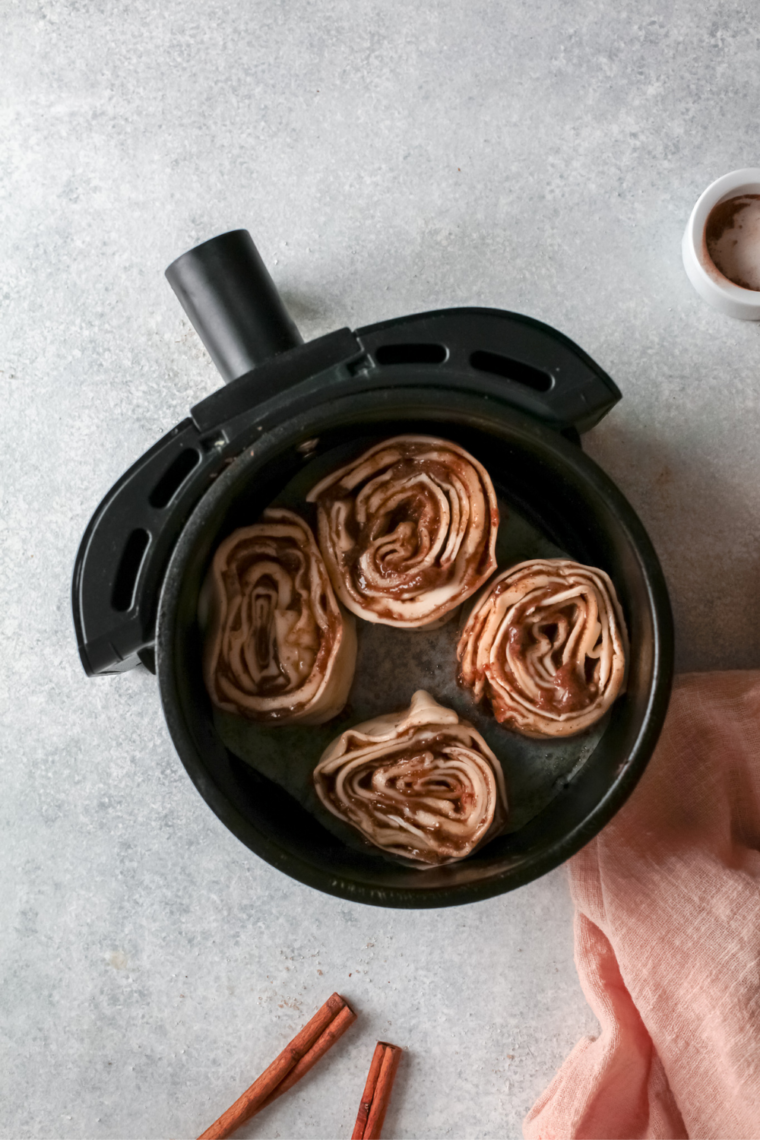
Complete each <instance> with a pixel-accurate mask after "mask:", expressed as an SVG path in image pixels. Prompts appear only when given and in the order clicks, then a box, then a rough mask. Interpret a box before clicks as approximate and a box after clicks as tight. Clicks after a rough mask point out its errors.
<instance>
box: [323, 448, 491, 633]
mask: <svg viewBox="0 0 760 1140" xmlns="http://www.w3.org/2000/svg"><path fill="white" fill-rule="evenodd" d="M307 497H308V500H309V502H313V503H316V504H317V508H318V537H319V546H320V549H321V551H322V555H323V557H324V560H325V563H326V565H327V570H328V573H329V575H330V579H331V581H332V584H333V586H334V587H335V592H336V594H337V595H338V597H339V598H340V600H341V602H342V603H343V605H344V606H346V608H347V609H349V610H351V612H352V613H355V614H356V615H357V616H358V617H362V618H364V619H365V621H371V622H380V623H382V624H384V625H391V626H400V627H402V628H406V629H409V628H419V627H421V626H431V625H434V624H441V623H442V621H443V620H444V619H445V618H446V617H448V616H450V615H451V613H452V612H453V610H454V609H455V608H456V607H457V606H458V605H459V604H460V603H461V602H463V601H464V600H465V598H469V597H470V596H471V595H472V594H474V593H475V591H476V590H477V589H478V588H479V587H480V586H482V585H483V583H484V582H485V581H486V579H487V578H488V577H489V576H490V575H491V574H492V572H493V571H494V570H495V568H496V559H495V556H494V547H495V545H496V532H497V530H498V526H499V508H498V505H497V502H496V494H495V492H494V489H493V484H492V483H491V479H490V477H489V475H488V472H487V471H486V470H485V468H484V467H483V466H482V464H480V463H479V462H478V461H477V460H476V459H474V458H473V457H472V456H471V455H469V454H468V453H467V452H466V451H465V450H464V448H462V447H459V446H458V445H457V444H455V443H449V442H448V441H447V440H444V439H434V438H431V437H430V436H424V435H399V436H396V437H395V438H393V439H388V440H386V441H385V442H384V443H379V444H377V445H376V446H375V447H371V448H370V449H369V450H368V451H365V452H364V454H363V455H361V456H359V458H358V459H355V460H354V461H353V462H352V463H349V464H347V465H346V466H345V467H341V468H340V470H338V471H335V472H333V474H332V475H328V476H327V478H325V479H322V481H321V482H319V483H318V484H317V485H316V487H314V488H313V489H312V490H311V491H310V492H309V495H308V496H307Z"/></svg>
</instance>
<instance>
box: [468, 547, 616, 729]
mask: <svg viewBox="0 0 760 1140" xmlns="http://www.w3.org/2000/svg"><path fill="white" fill-rule="evenodd" d="M627 655H628V635H627V632H626V628H625V619H624V618H623V611H622V610H621V608H620V603H619V601H618V599H617V595H616V593H615V587H614V586H613V584H612V582H611V581H610V579H609V577H608V576H607V575H606V574H605V573H604V571H603V570H596V569H594V568H593V567H591V566H581V565H579V564H578V563H577V562H569V561H566V560H564V559H536V560H535V561H533V562H521V563H520V564H519V565H518V566H513V567H512V568H511V569H509V570H505V571H504V573H503V574H499V575H498V576H497V577H496V578H494V579H493V581H492V582H491V583H490V584H489V586H488V588H487V589H486V590H485V591H484V592H483V594H482V596H481V597H480V598H479V599H478V601H477V602H476V604H475V608H474V610H473V611H472V613H471V615H470V617H469V619H468V621H467V624H466V625H465V628H464V631H463V633H462V636H461V638H460V640H459V645H458V647H457V658H458V660H459V681H460V684H462V685H464V686H466V687H467V688H470V689H472V691H473V694H474V696H475V699H476V700H481V699H482V698H483V697H486V698H487V699H488V700H489V701H490V702H491V705H492V706H493V711H494V714H495V716H496V719H497V720H498V721H500V723H502V724H506V725H509V726H510V727H511V728H515V729H516V730H517V731H518V732H521V733H523V734H524V735H525V736H533V737H548V736H572V735H573V734H574V733H576V732H581V731H582V730H583V729H585V728H588V727H589V726H590V725H592V724H594V722H595V721H597V720H599V718H600V717H601V716H603V714H604V713H605V712H606V711H607V709H608V708H609V707H610V705H611V704H612V702H613V701H614V700H615V698H616V697H617V696H619V695H620V693H621V692H622V690H623V684H624V680H625V674H626V659H627Z"/></svg>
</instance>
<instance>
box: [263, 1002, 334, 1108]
mask: <svg viewBox="0 0 760 1140" xmlns="http://www.w3.org/2000/svg"><path fill="white" fill-rule="evenodd" d="M355 1021H356V1014H355V1013H354V1011H353V1010H352V1009H351V1006H350V1005H345V1006H344V1007H343V1009H342V1010H341V1011H340V1013H339V1014H338V1016H337V1017H336V1018H335V1020H334V1021H331V1022H330V1024H329V1025H328V1027H327V1029H325V1031H324V1032H323V1033H322V1035H321V1036H320V1037H318V1038H317V1040H316V1041H315V1042H314V1044H313V1045H312V1047H311V1049H309V1052H308V1053H304V1055H303V1057H302V1058H301V1060H300V1061H299V1062H298V1064H297V1065H296V1066H295V1068H293V1069H291V1070H290V1072H289V1073H288V1075H287V1077H286V1078H285V1080H284V1081H281V1082H280V1084H279V1085H278V1086H277V1088H276V1089H275V1090H274V1092H273V1093H271V1094H270V1096H268V1097H267V1099H266V1100H265V1101H264V1103H263V1104H262V1106H261V1107H262V1108H269V1105H270V1104H271V1103H272V1101H274V1100H277V1098H278V1096H282V1094H283V1093H285V1092H287V1091H288V1089H292V1087H293V1085H295V1084H298V1082H299V1081H300V1079H301V1077H305V1076H306V1074H307V1073H308V1071H309V1069H312V1068H313V1067H314V1065H316V1063H317V1061H318V1060H319V1059H320V1057H324V1055H325V1053H326V1052H327V1050H328V1049H332V1047H333V1045H334V1044H335V1042H336V1041H337V1040H338V1038H339V1037H342V1036H343V1034H344V1033H345V1032H346V1030H347V1029H348V1027H349V1025H352V1024H353V1023H354V1022H355Z"/></svg>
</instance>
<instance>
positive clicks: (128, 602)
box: [111, 528, 150, 614]
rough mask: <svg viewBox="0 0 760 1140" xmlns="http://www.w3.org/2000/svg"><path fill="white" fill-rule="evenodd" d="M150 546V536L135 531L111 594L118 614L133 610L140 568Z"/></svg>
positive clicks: (127, 542) (123, 555)
mask: <svg viewBox="0 0 760 1140" xmlns="http://www.w3.org/2000/svg"><path fill="white" fill-rule="evenodd" d="M149 546H150V535H149V534H148V532H147V530H143V529H142V528H138V529H137V530H133V531H132V533H131V534H130V536H129V538H128V539H127V541H126V544H125V546H124V552H123V553H122V556H121V558H120V560H119V568H118V570H117V571H116V577H115V579H114V584H113V592H112V594H111V605H112V606H113V608H114V609H115V610H116V612H117V613H120V614H122V613H126V612H127V610H130V609H131V608H132V601H133V599H134V596H135V586H136V585H137V578H138V576H139V573H140V567H141V566H142V563H143V558H144V557H145V552H146V551H147V549H148V547H149Z"/></svg>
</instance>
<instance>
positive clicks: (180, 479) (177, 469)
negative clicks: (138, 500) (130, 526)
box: [148, 447, 201, 510]
mask: <svg viewBox="0 0 760 1140" xmlns="http://www.w3.org/2000/svg"><path fill="white" fill-rule="evenodd" d="M200 461H201V457H200V454H199V453H198V452H197V451H196V450H195V448H194V447H188V448H186V449H185V450H184V451H180V453H179V455H178V456H177V457H176V459H175V460H174V461H173V462H172V463H171V464H170V465H169V467H167V469H166V471H164V473H163V475H162V476H161V478H160V479H159V481H158V482H157V483H156V485H155V487H154V488H153V490H152V491H151V493H150V495H149V496H148V502H149V503H150V505H151V506H152V507H156V508H157V509H158V510H161V509H162V508H163V507H166V506H168V504H169V503H170V502H171V501H172V499H173V498H174V496H175V495H176V493H177V491H179V489H180V487H181V486H182V484H183V483H184V482H185V479H187V477H188V475H189V474H190V472H191V471H194V470H195V468H196V467H197V466H198V464H199V463H200Z"/></svg>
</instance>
